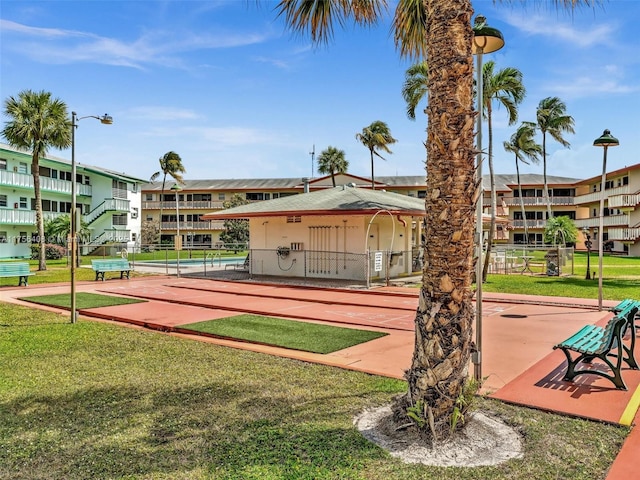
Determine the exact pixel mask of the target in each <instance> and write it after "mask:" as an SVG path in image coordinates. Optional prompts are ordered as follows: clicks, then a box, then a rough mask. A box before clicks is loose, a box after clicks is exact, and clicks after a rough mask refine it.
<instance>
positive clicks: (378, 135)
mask: <svg viewBox="0 0 640 480" xmlns="http://www.w3.org/2000/svg"><path fill="white" fill-rule="evenodd" d="M356 140H358V141H359V142H360V143H362V144H363V145H364V146H365V147H367V148H368V149H369V154H370V155H371V189H372V190H375V189H376V186H375V181H374V173H373V156H374V155H375V156H376V157H380V158H382V159H383V160H384V157H383V156H382V155H380V154H379V153H378V150H384V151H385V152H387V153H393V152H392V151H391V149H390V148H389V145H391V144H393V143H396V141H397V140H396V139H395V138H393V137H392V136H391V130H390V129H389V126H388V125H387V124H386V123H384V122H383V121H381V120H376V121H375V122H373V123H372V124H371V125H369V126H368V127H365V128H363V129H362V132H361V133H356Z"/></svg>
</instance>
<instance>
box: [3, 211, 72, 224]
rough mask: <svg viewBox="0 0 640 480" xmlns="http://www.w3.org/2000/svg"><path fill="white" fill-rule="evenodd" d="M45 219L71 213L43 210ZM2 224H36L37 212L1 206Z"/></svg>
mask: <svg viewBox="0 0 640 480" xmlns="http://www.w3.org/2000/svg"><path fill="white" fill-rule="evenodd" d="M42 214H43V217H44V220H45V221H47V220H50V219H52V218H55V217H59V216H60V215H69V214H68V213H60V212H42ZM0 224H2V225H31V226H32V227H33V226H35V224H36V212H35V211H34V210H20V209H17V208H0Z"/></svg>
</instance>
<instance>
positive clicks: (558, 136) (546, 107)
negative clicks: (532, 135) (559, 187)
mask: <svg viewBox="0 0 640 480" xmlns="http://www.w3.org/2000/svg"><path fill="white" fill-rule="evenodd" d="M566 112H567V106H566V105H565V103H564V102H563V101H562V100H560V99H559V98H558V97H547V98H543V99H542V100H540V103H539V104H538V109H537V110H536V118H537V123H538V129H539V130H540V131H541V132H542V173H543V177H544V178H543V180H544V198H545V202H546V204H547V217H548V218H551V217H552V216H553V213H552V211H551V202H550V201H549V187H548V186H547V133H548V134H549V135H551V138H553V139H554V140H555V141H556V142H558V143H559V144H560V145H562V146H563V147H569V146H570V145H571V144H570V143H569V142H568V141H566V140H565V139H564V137H563V136H562V134H563V133H575V131H574V129H573V126H574V122H573V117H572V116H571V115H567V113H566Z"/></svg>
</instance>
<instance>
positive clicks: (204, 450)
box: [0, 303, 628, 480]
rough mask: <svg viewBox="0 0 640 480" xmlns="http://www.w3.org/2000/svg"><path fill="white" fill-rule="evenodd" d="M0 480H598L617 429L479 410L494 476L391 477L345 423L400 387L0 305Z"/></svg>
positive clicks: (482, 471)
mask: <svg viewBox="0 0 640 480" xmlns="http://www.w3.org/2000/svg"><path fill="white" fill-rule="evenodd" d="M0 365H2V374H1V375H0V478H7V479H21V480H35V479H44V478H47V479H48V478H52V479H66V480H75V479H83V480H84V479H88V478H91V479H125V478H126V479H129V480H137V479H147V480H148V479H151V480H156V479H157V480H167V479H190V480H192V479H195V480H201V479H222V480H231V479H237V480H246V479H249V480H251V479H256V480H257V479H259V480H279V479H291V480H298V479H300V480H324V479H361V480H364V479H367V480H417V479H422V480H436V479H437V480H471V479H474V480H480V479H482V480H484V479H492V480H503V479H504V480H506V479H511V480H513V479H536V480H539V479H558V478H562V479H565V480H578V479H580V480H587V479H588V480H597V479H604V478H605V476H606V471H607V469H608V468H609V466H610V465H611V463H612V462H613V460H614V458H615V455H616V454H617V452H618V451H619V448H620V446H621V444H622V442H623V440H624V438H625V436H626V435H627V433H628V430H627V429H625V428H620V427H614V426H611V425H604V424H601V423H598V422H591V421H585V420H579V419H574V418H568V417H563V416H559V415H554V414H550V413H546V412H541V411H536V410H532V409H527V408H522V407H516V406H511V405H506V404H502V403H500V402H497V401H493V400H489V399H479V401H478V407H479V408H481V409H482V410H484V411H487V412H489V413H491V414H493V415H497V416H499V417H500V418H502V419H504V420H505V421H506V422H507V423H509V424H511V425H513V426H515V427H516V428H517V429H518V430H519V431H520V432H521V433H522V435H523V441H524V448H525V452H524V457H523V458H522V459H514V460H510V461H509V462H507V463H505V464H503V465H500V466H495V467H477V468H469V469H464V468H438V467H426V466H420V465H410V464H403V463H402V462H401V461H400V460H398V459H394V458H392V457H390V456H389V455H388V454H387V453H386V452H385V451H384V450H382V449H380V448H378V447H377V446H375V445H374V444H372V443H370V442H368V441H367V440H365V439H364V438H363V437H362V435H361V434H360V433H359V432H358V431H357V430H356V429H355V427H354V425H353V418H354V416H355V415H356V414H358V413H359V412H361V411H362V409H364V408H367V407H372V406H377V405H383V404H386V403H389V402H390V401H391V399H392V397H393V396H394V395H395V394H398V393H400V392H404V391H405V389H406V385H405V384H404V382H401V381H398V380H392V379H387V378H382V377H377V376H374V375H367V374H364V373H360V372H353V371H348V370H342V369H338V368H331V367H326V366H322V365H313V364H308V363H304V362H299V361H294V360H289V359H284V358H279V357H272V356H268V355H262V354H257V353H253V352H247V351H241V350H235V349H229V348H224V347H220V346H216V345H211V344H208V343H203V342H196V341H193V340H188V339H183V338H178V337H173V336H168V335H161V334H158V333H157V332H151V331H145V330H137V329H129V328H124V327H122V326H119V325H113V324H107V323H102V322H90V321H84V320H82V319H81V320H80V321H79V322H78V323H76V324H70V323H69V322H68V318H67V317H66V316H62V315H57V314H54V313H51V312H43V311H40V310H36V309H31V308H26V307H21V306H17V305H10V304H5V303H0Z"/></svg>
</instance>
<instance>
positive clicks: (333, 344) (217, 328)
mask: <svg viewBox="0 0 640 480" xmlns="http://www.w3.org/2000/svg"><path fill="white" fill-rule="evenodd" d="M181 328H186V329H189V330H193V331H196V332H202V333H210V334H212V335H216V336H220V337H228V338H234V339H240V340H247V341H251V342H258V343H264V344H267V345H275V346H278V347H284V348H291V349H295V350H302V351H305V352H313V353H331V352H335V351H338V350H342V349H343V348H348V347H351V346H353V345H357V344H359V343H364V342H368V341H369V340H373V339H375V338H380V337H383V336H385V335H387V334H386V333H382V332H373V331H370V330H357V329H354V328H342V327H334V326H331V325H319V324H317V323H310V322H300V321H295V320H284V319H281V318H272V317H263V316H260V315H236V316H233V317H227V318H220V319H217V320H209V321H206V322H197V323H191V324H188V325H181Z"/></svg>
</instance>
